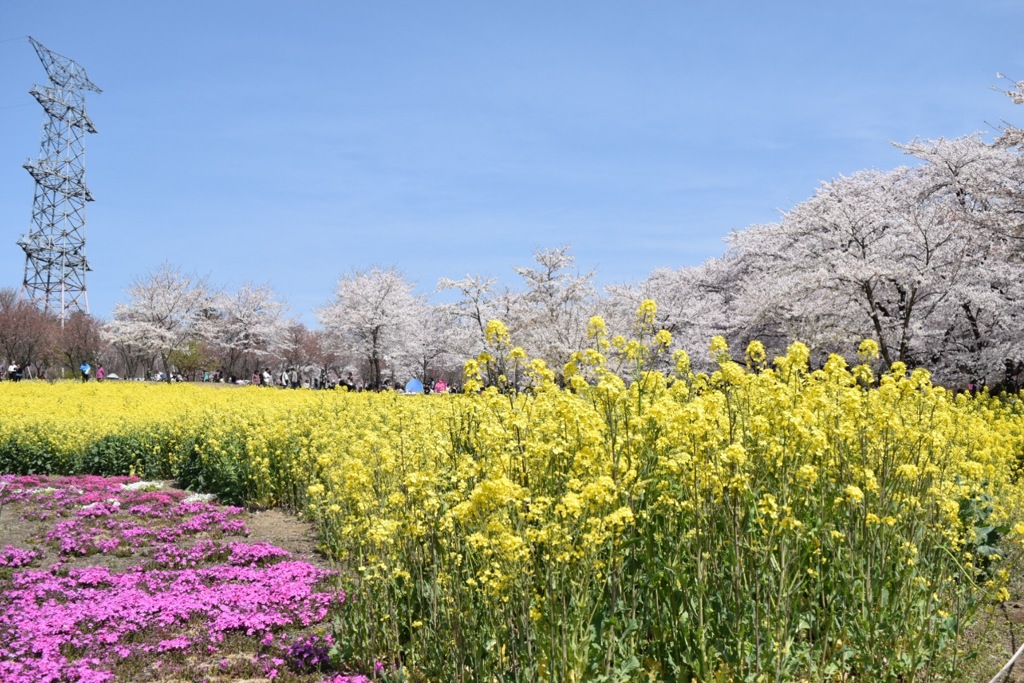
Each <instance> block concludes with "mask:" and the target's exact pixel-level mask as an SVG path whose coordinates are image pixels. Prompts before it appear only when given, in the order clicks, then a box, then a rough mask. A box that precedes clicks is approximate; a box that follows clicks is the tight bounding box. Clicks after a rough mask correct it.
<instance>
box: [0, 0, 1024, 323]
mask: <svg viewBox="0 0 1024 683" xmlns="http://www.w3.org/2000/svg"><path fill="white" fill-rule="evenodd" d="M1021 25H1024V3H1021V2H1019V1H1018V0H1013V1H1010V0H973V1H971V2H965V1H964V0H862V1H859V2H811V1H809V0H808V1H807V2H789V1H786V0H782V1H780V2H772V3H768V2H761V1H757V2H755V1H753V0H751V1H748V2H736V1H732V2H730V1H728V0H723V1H719V2H713V1H703V0H702V1H684V0H676V1H668V0H634V1H632V2H627V1H625V0H621V1H618V2H610V1H602V0H587V1H583V0H567V1H563V2H559V1H555V0H544V1H535V0H518V1H517V2H498V1H491V0H485V1H481V0H465V1H451V0H434V1H433V2H423V1H419V2H413V1H401V2H399V1H388V0H380V1H378V2H352V1H349V0H344V1H341V0H339V1H337V2H328V1H326V0H323V1H319V2H312V1H304V0H297V1H292V2H280V1H278V2H267V1H264V0H248V1H246V2H240V1H227V0H221V1H217V2H211V1H209V0H208V1H204V2H196V1H194V0H181V1H179V2H175V3H149V2H138V1H137V0H136V1H134V2H123V1H120V0H118V1H105V0H100V1H99V2H95V3H87V4H85V5H83V4H82V3H81V2H80V1H77V2H66V1H65V0H49V1H48V2H19V1H17V0H0V41H2V42H0V287H16V288H17V287H20V284H21V281H22V277H23V274H24V265H25V261H24V253H23V252H22V251H21V249H20V248H19V247H18V246H17V245H16V244H15V242H16V241H17V240H18V239H19V238H20V237H21V236H22V235H23V234H25V233H26V232H27V231H28V228H29V221H30V217H31V205H32V195H33V183H32V179H31V177H30V176H29V175H28V173H26V172H25V170H24V169H23V168H22V167H21V166H22V164H23V163H25V161H26V160H27V159H29V158H30V157H36V156H37V155H38V151H39V141H40V135H41V131H42V124H43V112H42V109H41V108H40V107H39V105H38V104H37V103H36V102H35V100H34V99H33V98H32V97H31V96H30V95H28V90H29V89H31V87H32V86H33V85H34V84H36V83H45V82H46V75H45V72H44V70H43V67H42V65H41V64H40V62H39V61H38V59H37V57H36V55H35V52H34V51H33V50H32V48H31V46H30V45H29V43H28V41H27V39H25V38H24V36H28V35H31V36H33V37H34V38H36V39H37V40H39V41H40V42H41V43H43V44H44V45H45V46H47V47H48V48H49V49H51V50H53V51H55V52H58V53H61V54H63V55H66V56H68V57H71V58H72V59H75V60H76V61H77V62H78V63H79V64H81V65H82V66H83V67H84V68H85V69H86V71H87V73H88V75H89V77H90V78H91V79H92V80H93V81H94V82H95V83H96V84H97V85H99V86H100V87H101V88H103V91H104V92H103V93H102V94H98V95H97V94H93V93H90V94H89V98H88V104H87V107H88V112H89V115H90V117H91V118H92V120H93V121H94V123H95V124H96V126H97V128H98V129H99V134H97V135H90V136H88V138H87V140H86V149H87V152H86V169H87V171H86V176H87V181H88V185H89V188H90V189H91V191H92V193H93V195H94V196H95V198H96V201H95V202H93V203H91V204H90V205H89V207H88V220H87V225H86V240H87V241H86V253H87V255H88V257H89V259H90V262H91V264H92V267H93V272H91V273H90V274H89V276H88V281H87V287H88V297H89V302H90V307H91V311H92V313H93V314H95V315H98V316H101V317H109V315H110V313H111V311H112V309H113V306H114V304H115V303H116V302H118V301H125V300H126V297H125V295H124V290H125V289H126V288H127V287H128V286H129V285H130V284H131V282H132V280H133V279H134V278H137V277H141V276H144V275H145V274H146V273H148V272H150V271H153V270H155V269H156V268H158V267H159V266H160V265H161V264H162V263H164V262H168V263H170V264H172V265H175V266H178V267H180V268H181V269H182V270H184V271H187V272H192V271H194V272H196V273H198V274H200V275H208V276H209V278H210V281H211V282H212V283H213V284H215V285H218V286H224V287H228V288H232V289H233V288H235V287H238V286H240V285H242V284H244V283H247V282H252V283H269V284H270V286H271V287H273V288H274V290H275V291H276V292H277V293H278V294H279V295H280V297H281V298H282V299H284V300H285V301H287V302H288V303H289V305H290V306H291V309H292V312H293V313H294V314H295V315H298V316H299V317H300V319H301V320H303V322H306V323H307V324H310V325H312V326H315V325H316V319H315V315H314V310H315V309H316V308H317V307H319V306H322V305H324V304H325V303H327V302H328V301H329V299H330V298H331V296H332V295H333V293H334V289H335V284H336V282H337V280H338V279H339V278H340V277H341V276H342V275H343V274H345V273H346V272H350V271H351V270H353V269H365V268H368V267H371V266H384V267H390V266H394V267H397V268H398V269H399V270H401V271H402V272H403V273H405V275H406V276H407V277H408V278H409V279H410V280H412V281H414V282H416V283H417V285H418V288H419V290H420V291H422V292H424V293H431V292H433V289H434V286H435V285H436V283H437V280H438V279H439V278H441V277H452V278H459V277H461V276H463V275H465V274H466V273H479V274H487V275H492V276H496V277H498V278H500V280H501V281H502V282H503V283H506V284H509V285H515V284H516V276H515V274H514V272H513V271H512V267H513V266H516V265H529V263H530V262H531V260H532V254H533V252H534V251H535V250H536V249H538V248H546V247H555V246H558V245H561V244H571V245H572V247H573V253H574V254H575V255H576V257H577V263H578V265H579V266H580V267H581V268H582V269H584V270H589V269H596V270H597V282H598V284H611V283H623V282H629V281H634V280H639V279H642V278H644V277H646V276H647V275H648V274H649V273H650V272H651V270H653V269H654V268H658V267H672V268H677V267H680V266H686V265H695V264H698V263H700V262H702V261H704V260H705V259H707V258H709V257H714V256H718V255H721V254H722V252H723V250H724V245H723V243H722V241H721V240H722V238H723V237H724V236H725V235H726V234H728V233H729V232H730V231H732V230H738V229H742V228H744V227H747V226H749V225H752V224H756V223H763V222H768V221H773V220H776V219H777V218H778V216H779V214H780V212H781V211H784V210H787V209H790V208H792V207H793V206H794V205H795V204H797V203H799V202H800V201H802V200H804V199H806V198H808V197H809V196H810V195H812V194H813V193H814V191H815V189H816V187H817V185H818V183H819V182H820V181H823V180H829V179H832V178H835V177H837V176H839V175H843V174H850V173H853V172H855V171H858V170H862V169H868V168H878V169H888V168H893V167H895V166H898V165H900V164H902V163H906V162H907V160H906V159H905V158H904V157H903V156H902V155H901V154H900V153H899V151H898V150H896V149H894V148H893V146H892V144H891V143H892V142H906V141H909V140H911V139H913V138H915V137H922V138H938V137H956V136H960V135H966V134H970V133H973V132H982V133H986V132H987V133H991V131H992V129H993V127H994V126H997V125H999V124H1000V122H1002V121H1010V122H1013V123H1016V124H1018V125H1024V109H1021V108H1019V107H1015V106H1014V105H1013V104H1012V103H1011V102H1010V101H1009V99H1008V98H1006V97H1005V96H1003V95H1001V94H1000V93H998V92H996V91H994V90H993V88H994V87H999V86H1006V85H1008V83H1007V82H1006V81H999V80H998V79H997V78H996V76H995V74H996V72H1003V73H1005V74H1007V75H1008V76H1011V77H1016V78H1020V79H1024V50H1022V49H1021V43H1020V31H1019V27H1020V26H1021ZM435 300H437V299H436V298H435Z"/></svg>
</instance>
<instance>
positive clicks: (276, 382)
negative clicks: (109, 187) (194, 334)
mask: <svg viewBox="0 0 1024 683" xmlns="http://www.w3.org/2000/svg"><path fill="white" fill-rule="evenodd" d="M2 368H3V366H0V369H2ZM78 372H79V377H80V379H81V381H82V382H88V381H90V380H91V379H93V378H95V380H96V381H98V382H102V381H103V380H105V379H107V377H108V376H110V375H109V374H108V372H107V370H106V368H104V367H103V365H99V366H98V367H96V368H95V371H94V370H93V366H92V364H91V363H90V362H89V361H83V362H82V363H81V365H79V366H78ZM26 376H27V375H26V373H25V370H24V368H23V367H22V366H21V365H19V364H18V363H13V362H12V363H10V364H9V365H7V366H6V372H0V379H6V380H9V381H12V382H19V381H21V380H22V379H24V378H25V377H26ZM112 377H113V378H115V379H116V378H117V375H113V376H112ZM39 379H44V377H42V376H40V377H39ZM145 379H147V380H150V381H156V382H184V381H186V380H185V378H184V377H183V376H182V375H181V374H179V373H177V372H172V373H171V374H170V375H168V374H166V373H164V372H162V371H156V372H153V373H152V374H149V373H147V376H146V377H145ZM202 381H203V382H213V383H226V384H236V385H255V386H264V387H278V388H284V389H347V390H348V391H400V392H406V393H420V392H422V393H427V394H429V393H436V394H444V393H449V392H451V391H453V389H454V388H453V387H450V386H449V385H448V383H447V382H446V381H445V380H444V379H437V380H435V379H433V378H431V379H429V380H427V381H426V382H422V383H420V382H419V381H418V380H414V381H413V383H414V384H415V387H416V388H415V391H410V384H402V383H400V382H398V381H391V382H385V383H384V384H383V385H382V386H379V387H378V386H371V385H370V384H368V383H366V382H364V381H363V380H361V379H359V378H357V377H355V376H354V374H353V373H352V372H347V373H344V374H342V373H332V372H328V370H327V369H326V368H321V369H320V370H319V371H318V372H303V371H302V370H301V369H299V368H296V367H288V368H284V369H282V370H280V371H279V372H271V370H270V368H264V369H263V370H262V372H259V371H257V372H254V373H253V374H252V376H251V377H248V378H242V377H237V376H235V375H232V374H228V373H225V372H224V371H223V370H220V369H218V370H215V371H213V372H209V371H204V372H203V373H202Z"/></svg>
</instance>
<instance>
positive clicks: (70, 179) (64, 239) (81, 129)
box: [18, 37, 103, 322]
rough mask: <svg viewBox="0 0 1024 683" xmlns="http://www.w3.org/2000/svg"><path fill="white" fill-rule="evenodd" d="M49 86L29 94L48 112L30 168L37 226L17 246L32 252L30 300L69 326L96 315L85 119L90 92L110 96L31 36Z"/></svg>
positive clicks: (28, 256) (26, 288)
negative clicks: (74, 316)
mask: <svg viewBox="0 0 1024 683" xmlns="http://www.w3.org/2000/svg"><path fill="white" fill-rule="evenodd" d="M29 42H30V43H32V47H33V48H35V51H36V54H37V55H38V56H39V60H40V61H41V62H42V63H43V67H44V68H45V69H46V74H47V76H49V78H50V85H36V86H35V87H34V88H33V89H32V90H30V91H29V94H31V95H32V96H33V97H35V98H36V100H37V101H38V102H39V104H40V105H41V106H42V107H43V110H44V111H45V112H46V115H47V119H46V121H45V122H44V124H43V139H42V142H41V144H40V149H39V158H38V159H35V160H32V159H30V160H29V161H27V162H26V163H25V170H27V171H28V172H29V174H30V175H31V176H32V178H33V179H34V180H35V182H36V187H35V198H34V199H33V201H32V227H31V228H30V229H29V232H28V234H27V235H25V236H23V237H22V238H21V239H20V240H18V245H19V246H20V247H21V248H22V249H23V250H24V251H25V280H24V283H23V285H22V292H23V295H25V296H27V297H28V298H29V300H31V301H33V302H35V303H36V304H37V305H38V306H40V307H41V308H42V309H43V310H45V311H48V312H50V313H53V314H55V315H58V316H60V319H61V321H62V322H63V321H64V320H65V319H66V318H67V316H68V315H69V314H70V313H71V312H73V311H76V310H77V311H82V312H85V313H88V312H89V299H88V297H87V296H86V292H85V274H86V272H87V271H89V270H90V268H89V262H88V261H87V260H86V258H85V204H86V202H91V201H92V194H90V192H89V189H88V188H87V187H86V186H85V145H84V138H85V134H86V133H95V132H96V128H95V126H93V124H92V121H90V120H89V117H88V116H86V114H85V91H86V90H92V91H94V92H97V93H99V92H103V91H102V90H100V89H99V88H98V87H97V86H96V84H95V83H93V82H92V81H90V80H89V78H88V77H87V76H86V75H85V69H83V68H82V67H81V66H80V65H79V64H78V63H76V62H75V61H74V60H71V59H68V58H67V57H64V56H62V55H59V54H57V53H56V52H53V51H51V50H48V49H47V48H46V47H44V46H43V45H42V44H41V43H39V41H37V40H35V39H34V38H32V37H29Z"/></svg>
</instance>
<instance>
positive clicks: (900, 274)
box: [0, 84, 1024, 389]
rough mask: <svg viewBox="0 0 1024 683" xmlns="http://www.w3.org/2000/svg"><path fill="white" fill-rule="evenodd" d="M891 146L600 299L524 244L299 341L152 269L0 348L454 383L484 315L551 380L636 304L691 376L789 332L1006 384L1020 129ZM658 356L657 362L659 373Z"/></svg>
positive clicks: (373, 296) (344, 295)
mask: <svg viewBox="0 0 1024 683" xmlns="http://www.w3.org/2000/svg"><path fill="white" fill-rule="evenodd" d="M1022 86H1024V84H1016V85H1015V86H1014V88H1015V89H1014V90H1011V91H1009V92H1007V94H1008V95H1009V96H1010V97H1012V98H1013V99H1014V101H1015V102H1018V103H1021V102H1024V95H1022V94H1021V93H1022V92H1024V88H1022ZM900 147H901V149H902V150H903V151H904V152H905V153H906V155H907V157H908V159H910V160H912V162H913V163H911V164H910V165H907V166H904V167H900V168H897V169H894V170H891V171H874V170H871V171H862V172H859V173H855V174H853V175H851V176H849V177H840V178H837V179H835V180H832V181H829V182H825V183H822V184H821V186H820V187H819V188H818V190H817V192H816V193H815V194H814V195H813V196H811V197H810V198H809V199H807V200H806V201H803V202H801V203H800V204H798V205H797V206H795V207H794V208H793V209H791V210H790V211H788V212H786V213H784V214H783V215H782V216H781V217H780V219H779V220H778V221H777V222H774V223H770V224H766V225H754V226H750V227H748V228H745V229H742V230H738V231H736V232H734V233H732V234H731V235H729V237H728V238H727V239H726V244H727V248H726V251H725V253H724V254H723V256H721V257H720V258H714V259H710V260H708V261H706V262H704V263H702V264H700V265H697V266H691V267H684V268H680V269H678V270H671V269H661V270H657V271H655V272H653V273H651V274H650V275H648V276H647V277H646V278H645V279H643V280H640V281H637V282H634V283H630V284H622V285H614V286H609V287H605V288H604V289H603V291H599V290H598V288H597V287H596V286H595V284H594V272H593V271H587V272H581V271H580V270H578V269H577V268H576V267H575V259H574V257H573V255H572V254H571V252H570V248H569V247H568V246H559V247H556V248H552V249H541V250H539V251H537V252H536V253H535V254H534V259H533V263H532V264H531V265H529V266H524V267H518V268H515V269H514V272H515V274H516V276H517V277H518V282H517V283H516V286H514V287H509V286H505V285H501V284H499V281H498V279H497V278H493V277H485V276H481V275H471V274H467V275H466V276H464V277H462V278H461V279H457V280H456V279H450V278H442V279H441V280H440V281H439V282H438V284H437V293H438V294H439V295H441V296H442V297H443V298H445V299H446V302H445V303H431V302H430V301H428V299H427V297H426V296H423V295H417V294H416V293H415V286H414V283H411V282H409V281H408V280H406V278H405V277H404V276H403V275H402V273H401V272H399V271H398V270H396V269H394V268H387V269H385V268H369V269H365V270H354V271H352V272H351V273H348V274H345V275H343V276H342V277H341V278H340V280H339V281H338V285H337V289H336V291H335V293H334V296H333V297H332V299H331V300H330V301H329V302H328V303H327V304H326V305H324V306H323V307H322V308H320V309H319V310H317V311H316V316H317V319H318V321H319V322H320V324H321V328H320V329H312V330H311V329H309V328H307V327H306V326H304V325H302V324H301V323H299V322H298V321H297V319H296V318H294V317H289V314H288V310H287V306H286V304H285V303H283V302H282V301H280V300H279V299H278V298H277V296H276V295H275V293H274V292H273V291H272V290H271V289H270V287H269V286H267V285H253V284H247V285H244V286H243V287H241V288H240V289H238V290H236V291H234V292H227V291H216V290H214V289H213V288H212V287H211V286H210V284H209V283H208V282H207V280H206V279H205V278H198V277H196V276H195V275H192V274H188V273H185V272H183V271H181V270H180V269H179V268H177V267H175V266H172V265H169V264H164V265H163V266H161V267H160V268H158V269H157V270H156V271H154V272H152V273H150V274H148V275H146V276H144V277H142V278H140V279H138V280H136V281H135V282H133V283H132V285H131V286H130V287H129V288H128V290H127V291H126V294H127V301H125V302H124V303H119V304H117V306H116V307H115V309H114V311H113V317H112V319H111V320H109V321H100V320H97V319H94V318H91V317H89V316H87V315H83V314H75V315H72V316H71V317H70V318H69V319H68V320H66V321H65V322H64V324H63V325H61V324H60V323H59V321H56V320H54V319H53V318H52V317H49V316H47V315H45V314H44V313H42V312H40V311H39V310H38V309H36V308H35V307H33V306H31V305H29V304H27V303H25V302H23V301H21V300H20V299H19V297H18V296H17V293H16V292H15V291H13V290H3V291H0V354H2V355H3V356H4V357H5V358H6V359H7V361H6V362H17V363H18V364H20V365H21V366H23V367H25V368H30V370H29V375H30V376H36V375H45V376H51V377H52V376H54V374H55V373H58V374H59V373H61V372H67V371H68V370H71V371H72V373H73V371H74V369H75V368H77V367H78V365H79V364H80V363H81V362H82V361H83V360H90V361H94V362H103V363H106V364H107V366H108V368H113V369H115V370H116V371H117V372H118V373H120V374H121V375H122V376H125V377H152V376H153V375H154V374H155V373H156V372H163V373H164V374H165V375H166V376H170V375H172V374H175V373H177V374H179V375H182V376H184V377H186V378H189V379H197V378H199V376H200V374H201V373H207V372H210V371H219V373H220V375H221V376H224V377H237V378H241V379H248V378H250V377H252V376H253V375H255V374H258V373H260V372H261V371H262V370H264V369H269V370H271V372H272V374H274V376H275V377H276V376H277V375H278V373H279V372H281V371H282V370H285V369H287V368H293V369H297V370H298V371H299V372H300V373H301V374H302V376H303V377H305V378H312V379H314V380H316V379H319V380H321V381H326V382H329V383H333V382H335V381H337V380H338V379H339V378H341V377H343V376H347V375H348V374H349V373H351V374H353V375H354V376H355V377H357V378H358V379H359V381H360V382H361V383H362V384H363V385H364V386H366V387H370V388H378V387H390V386H394V385H395V384H396V383H397V384H401V383H404V382H405V381H406V380H408V379H410V378H413V377H417V378H419V379H421V380H423V381H424V382H425V383H428V386H429V380H431V379H444V380H445V381H447V382H449V383H453V384H456V385H457V384H458V382H459V380H460V377H461V372H462V367H463V363H464V361H465V360H466V359H470V358H476V357H478V356H479V355H480V354H481V353H484V352H485V351H486V350H487V349H488V348H489V346H490V345H491V342H493V340H489V339H488V322H489V321H491V320H500V321H501V322H502V323H503V324H504V329H505V330H507V332H508V335H509V340H510V342H509V343H510V344H512V345H514V346H518V347H521V348H522V349H523V350H524V352H525V353H526V354H527V355H528V356H529V357H531V358H540V359H543V360H544V361H545V362H546V363H547V365H548V367H549V368H550V369H551V370H552V371H554V372H555V374H556V376H559V377H561V375H562V373H563V371H564V369H565V367H566V364H567V363H569V362H570V360H571V359H572V358H573V353H574V352H576V351H579V350H581V349H583V348H585V347H587V346H588V344H589V343H590V342H589V339H588V325H589V323H590V321H591V319H592V317H593V316H600V317H601V318H602V320H603V322H604V324H605V326H606V328H605V329H606V330H607V334H608V335H609V338H614V336H616V335H621V336H622V337H624V338H628V337H630V336H631V334H632V333H633V332H634V331H635V329H634V327H635V322H636V318H635V313H636V311H637V308H638V306H639V305H640V303H641V302H643V301H645V300H654V301H656V302H657V304H658V307H657V311H656V313H655V314H654V317H653V322H654V327H655V329H658V330H665V331H667V332H668V333H670V334H671V337H672V345H671V349H668V350H669V351H671V350H673V349H684V350H686V351H687V352H689V354H690V356H691V359H692V363H693V367H694V369H696V370H701V369H708V368H710V367H711V366H710V358H709V356H708V354H707V353H706V352H705V350H706V349H707V347H708V343H709V340H710V339H711V338H712V337H715V336H722V337H724V338H725V339H726V340H727V341H728V342H729V344H730V346H731V347H732V348H733V349H737V350H738V352H737V353H740V354H741V353H742V350H743V349H744V348H745V347H746V345H747V344H748V343H749V342H750V341H752V340H758V341H760V342H762V343H763V344H764V345H765V347H766V350H767V352H768V354H769V356H771V355H776V354H779V353H781V352H783V351H784V349H785V347H786V346H788V345H789V343H791V342H792V341H794V340H800V341H802V342H804V343H805V344H807V345H808V346H809V347H810V349H811V352H812V362H816V363H820V362H823V360H824V359H825V358H826V357H827V355H828V354H831V353H839V354H841V355H845V356H853V355H854V353H855V350H856V348H857V346H858V344H859V342H860V341H861V340H864V339H872V340H874V341H875V342H876V343H877V344H878V347H879V350H880V355H881V361H882V362H884V363H885V364H886V365H891V364H892V363H895V362H897V361H898V362H902V363H904V364H906V365H907V366H908V367H918V366H924V367H927V368H929V369H930V370H931V371H932V373H933V376H934V378H935V380H936V381H937V382H940V383H944V384H947V385H950V386H968V385H970V384H976V385H989V386H997V385H998V386H1001V387H1005V388H1010V389H1016V388H1018V383H1019V382H1020V380H1021V378H1022V370H1024V339H1022V337H1024V334H1022V333H1024V154H1022V148H1024V131H1022V130H1020V129H1017V128H1014V127H1011V126H1007V127H1005V128H1004V129H1003V130H1001V131H1000V134H999V135H998V137H997V138H996V139H995V140H994V141H993V142H986V141H985V140H983V139H982V137H981V136H978V135H973V136H967V137H962V138H956V139H950V140H946V139H939V140H914V141H912V142H910V143H907V144H905V145H901V146H900ZM590 331H591V332H592V329H591V330H590ZM662 339H664V337H663V338H662ZM612 352H614V348H613V347H612ZM669 356H670V354H669V353H663V354H661V357H662V358H664V359H666V360H665V361H664V362H665V363H667V362H668V360H667V359H668V358H669Z"/></svg>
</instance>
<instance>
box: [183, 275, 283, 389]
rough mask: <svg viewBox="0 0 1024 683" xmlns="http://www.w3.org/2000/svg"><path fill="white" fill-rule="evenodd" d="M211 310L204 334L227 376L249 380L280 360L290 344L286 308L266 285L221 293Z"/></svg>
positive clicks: (211, 305) (249, 286)
mask: <svg viewBox="0 0 1024 683" xmlns="http://www.w3.org/2000/svg"><path fill="white" fill-rule="evenodd" d="M210 307H211V311H210V312H208V314H207V315H206V318H205V324H204V326H203V332H204V336H205V338H206V340H207V342H208V343H209V344H210V346H211V347H212V349H213V350H214V351H215V352H217V353H219V354H220V356H221V359H222V367H223V368H224V370H225V371H226V372H230V373H232V374H235V375H237V376H240V377H248V376H249V375H250V374H252V373H253V372H254V371H259V370H260V368H261V366H264V365H267V364H269V363H270V361H271V359H276V358H280V356H281V353H282V351H283V350H284V349H285V348H286V347H287V345H288V343H289V338H288V337H289V328H290V326H291V325H292V324H293V321H291V320H289V319H287V318H286V317H285V316H286V313H287V309H288V307H287V305H286V304H284V303H283V302H280V301H278V300H277V297H276V295H275V294H274V291H273V290H272V289H271V288H270V286H269V285H266V284H263V285H253V284H245V285H243V286H242V287H240V288H239V289H238V290H236V291H234V292H222V293H220V294H218V295H217V296H215V297H214V298H213V300H212V302H211V304H210Z"/></svg>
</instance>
